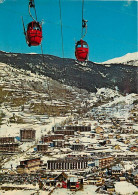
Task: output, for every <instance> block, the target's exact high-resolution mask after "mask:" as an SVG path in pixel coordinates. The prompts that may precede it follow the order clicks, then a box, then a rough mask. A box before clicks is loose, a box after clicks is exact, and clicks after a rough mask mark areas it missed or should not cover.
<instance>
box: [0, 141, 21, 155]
mask: <svg viewBox="0 0 138 195" xmlns="http://www.w3.org/2000/svg"><path fill="white" fill-rule="evenodd" d="M18 151H19V144H18V143H4V144H0V152H4V153H6V152H7V153H9V152H12V153H14V152H18Z"/></svg>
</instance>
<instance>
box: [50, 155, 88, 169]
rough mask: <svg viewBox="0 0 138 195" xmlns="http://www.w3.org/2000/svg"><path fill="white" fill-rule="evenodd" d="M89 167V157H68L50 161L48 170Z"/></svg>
mask: <svg viewBox="0 0 138 195" xmlns="http://www.w3.org/2000/svg"><path fill="white" fill-rule="evenodd" d="M87 165H88V157H81V156H68V157H65V158H62V159H57V160H48V161H47V168H48V169H50V170H72V169H77V170H78V169H79V170H81V169H85V168H87Z"/></svg>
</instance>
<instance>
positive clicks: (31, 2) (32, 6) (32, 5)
mask: <svg viewBox="0 0 138 195" xmlns="http://www.w3.org/2000/svg"><path fill="white" fill-rule="evenodd" d="M30 8H34V11H35V18H36V19H35V18H34V17H33V16H32V14H31V10H30ZM29 15H30V16H31V18H32V19H33V20H34V21H37V14H36V9H35V3H34V0H29Z"/></svg>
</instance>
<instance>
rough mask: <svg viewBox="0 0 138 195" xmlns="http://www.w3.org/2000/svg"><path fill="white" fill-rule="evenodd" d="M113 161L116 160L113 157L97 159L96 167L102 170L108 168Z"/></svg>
mask: <svg viewBox="0 0 138 195" xmlns="http://www.w3.org/2000/svg"><path fill="white" fill-rule="evenodd" d="M113 160H114V157H113V156H108V157H101V158H97V159H95V166H97V167H100V168H103V167H107V166H110V165H111V163H112V162H113Z"/></svg>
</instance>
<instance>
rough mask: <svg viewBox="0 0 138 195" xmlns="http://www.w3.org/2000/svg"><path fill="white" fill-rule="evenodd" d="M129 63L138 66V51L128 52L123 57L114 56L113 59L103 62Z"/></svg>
mask: <svg viewBox="0 0 138 195" xmlns="http://www.w3.org/2000/svg"><path fill="white" fill-rule="evenodd" d="M115 63H117V64H119V63H123V64H127V65H133V66H138V52H135V53H128V54H126V55H124V56H122V57H118V58H113V59H111V60H107V61H105V62H103V63H102V64H115Z"/></svg>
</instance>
